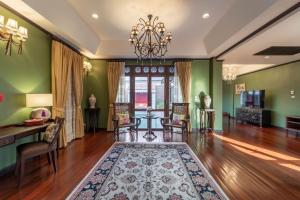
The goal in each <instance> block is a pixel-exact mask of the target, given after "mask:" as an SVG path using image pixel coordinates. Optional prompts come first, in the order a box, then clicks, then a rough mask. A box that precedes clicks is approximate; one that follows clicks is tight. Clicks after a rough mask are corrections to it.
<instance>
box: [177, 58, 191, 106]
mask: <svg viewBox="0 0 300 200" xmlns="http://www.w3.org/2000/svg"><path fill="white" fill-rule="evenodd" d="M175 67H176V73H177V76H178V80H179V84H180V89H181V94H182V100H183V102H186V103H189V102H190V93H191V70H192V63H191V62H186V61H185V62H176V63H175Z"/></svg>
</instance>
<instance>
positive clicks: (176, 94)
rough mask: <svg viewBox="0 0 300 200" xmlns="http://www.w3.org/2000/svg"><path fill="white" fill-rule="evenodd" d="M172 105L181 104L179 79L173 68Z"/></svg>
mask: <svg viewBox="0 0 300 200" xmlns="http://www.w3.org/2000/svg"><path fill="white" fill-rule="evenodd" d="M173 98H174V99H173V103H182V102H183V99H182V93H181V88H180V83H179V78H178V74H177V70H176V67H175V73H174V96H173Z"/></svg>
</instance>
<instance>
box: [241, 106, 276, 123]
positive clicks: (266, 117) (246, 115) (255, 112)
mask: <svg viewBox="0 0 300 200" xmlns="http://www.w3.org/2000/svg"><path fill="white" fill-rule="evenodd" d="M236 120H237V121H240V122H246V123H250V124H257V125H259V126H260V127H266V126H270V125H271V111H270V110H266V109H262V108H248V107H241V108H236Z"/></svg>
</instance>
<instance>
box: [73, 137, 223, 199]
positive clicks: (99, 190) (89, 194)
mask: <svg viewBox="0 0 300 200" xmlns="http://www.w3.org/2000/svg"><path fill="white" fill-rule="evenodd" d="M67 199H80V200H81V199H115V200H123V199H124V200H125V199H133V200H135V199H143V200H147V199H157V200H158V199H159V200H160V199H168V200H179V199H185V200H187V199H228V197H227V196H226V195H225V193H224V192H223V191H222V190H221V188H220V187H219V186H218V185H217V183H216V182H215V181H214V179H213V178H212V177H211V175H210V174H209V173H208V172H207V170H206V169H205V168H204V166H203V164H202V163H201V162H200V161H199V159H198V158H197V157H196V156H195V154H194V153H193V152H192V150H191V149H190V148H189V146H188V145H187V144H186V143H156V144H155V143H119V142H118V143H115V144H114V145H113V146H112V147H111V148H110V149H109V150H108V151H107V152H106V154H105V155H104V156H103V157H102V158H101V159H100V160H99V162H98V163H97V164H96V165H95V167H94V168H93V169H92V170H91V171H90V172H89V173H88V175H87V176H86V177H85V178H84V179H83V180H82V181H81V182H80V183H79V185H78V186H77V187H76V188H75V189H74V190H73V192H72V193H71V194H70V195H69V196H68V197H67Z"/></svg>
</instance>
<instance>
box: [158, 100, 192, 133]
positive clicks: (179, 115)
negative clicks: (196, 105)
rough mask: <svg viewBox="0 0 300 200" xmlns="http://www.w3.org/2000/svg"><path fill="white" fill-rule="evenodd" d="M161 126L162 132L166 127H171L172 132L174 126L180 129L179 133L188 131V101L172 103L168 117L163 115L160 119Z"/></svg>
mask: <svg viewBox="0 0 300 200" xmlns="http://www.w3.org/2000/svg"><path fill="white" fill-rule="evenodd" d="M160 121H161V125H162V127H163V132H165V131H166V129H171V134H173V130H174V128H176V129H181V133H182V134H184V133H185V132H186V133H188V130H189V123H190V115H189V103H172V112H171V114H170V117H163V118H161V119H160Z"/></svg>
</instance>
